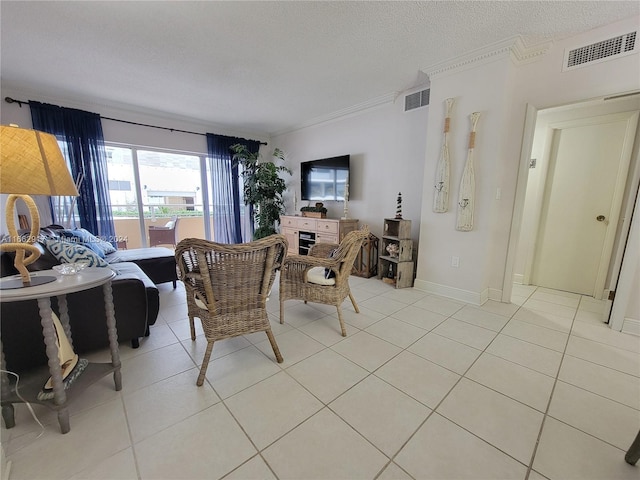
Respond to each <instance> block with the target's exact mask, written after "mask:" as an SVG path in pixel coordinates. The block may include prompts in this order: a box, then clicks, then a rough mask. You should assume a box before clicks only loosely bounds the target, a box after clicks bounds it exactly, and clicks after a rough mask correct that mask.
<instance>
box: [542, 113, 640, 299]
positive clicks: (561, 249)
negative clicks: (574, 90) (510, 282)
mask: <svg viewBox="0 0 640 480" xmlns="http://www.w3.org/2000/svg"><path fill="white" fill-rule="evenodd" d="M637 118H638V114H637V113H634V112H632V113H624V114H613V115H604V116H600V117H593V118H590V119H585V120H580V121H578V122H570V123H568V124H565V125H563V126H560V127H559V128H556V129H555V130H554V136H553V144H552V148H551V154H550V159H549V170H548V175H547V182H546V186H545V194H544V201H543V207H542V216H541V224H540V229H539V233H538V239H537V246H536V255H535V260H534V264H533V282H534V283H535V284H536V285H539V286H543V287H548V288H553V289H557V290H564V291H568V292H574V293H580V294H583V295H591V296H595V297H598V298H600V296H601V295H602V292H603V289H604V283H605V279H606V274H607V270H608V267H609V262H610V258H611V250H612V248H613V241H614V236H615V230H616V226H617V223H618V219H619V215H620V206H621V202H622V194H623V191H624V185H625V181H626V177H627V172H628V168H629V160H630V157H631V151H632V147H633V140H634V137H635V131H636V126H637Z"/></svg>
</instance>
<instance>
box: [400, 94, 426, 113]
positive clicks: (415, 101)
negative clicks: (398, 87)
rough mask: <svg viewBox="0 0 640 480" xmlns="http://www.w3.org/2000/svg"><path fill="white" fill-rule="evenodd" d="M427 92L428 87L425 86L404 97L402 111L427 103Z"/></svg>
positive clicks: (423, 105) (424, 105)
mask: <svg viewBox="0 0 640 480" xmlns="http://www.w3.org/2000/svg"><path fill="white" fill-rule="evenodd" d="M429 92H430V89H428V88H427V89H426V90H422V91H420V92H416V93H412V94H410V95H407V96H406V97H404V111H405V112H408V111H409V110H413V109H415V108H420V107H426V106H427V105H429Z"/></svg>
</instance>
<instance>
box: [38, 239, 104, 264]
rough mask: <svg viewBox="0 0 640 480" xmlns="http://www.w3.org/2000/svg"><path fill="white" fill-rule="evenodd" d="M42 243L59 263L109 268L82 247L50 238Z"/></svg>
mask: <svg viewBox="0 0 640 480" xmlns="http://www.w3.org/2000/svg"><path fill="white" fill-rule="evenodd" d="M42 242H43V243H44V245H45V246H46V247H47V250H49V251H50V252H51V253H52V254H53V256H54V257H56V259H57V260H58V261H59V262H60V263H76V262H87V263H88V265H87V266H89V267H108V266H109V264H108V263H107V262H105V261H104V260H103V259H102V258H100V257H99V256H98V255H97V254H96V253H95V252H94V251H93V250H91V249H90V248H87V247H85V246H84V245H80V244H78V243H73V242H65V241H64V240H53V239H50V238H45V239H43V240H42Z"/></svg>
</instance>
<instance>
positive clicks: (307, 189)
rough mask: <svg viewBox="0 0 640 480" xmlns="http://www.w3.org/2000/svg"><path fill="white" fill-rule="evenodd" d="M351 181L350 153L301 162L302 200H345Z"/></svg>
mask: <svg viewBox="0 0 640 480" xmlns="http://www.w3.org/2000/svg"><path fill="white" fill-rule="evenodd" d="M348 181H349V155H342V156H340V157H331V158H321V159H318V160H311V161H309V162H302V163H301V164H300V188H301V193H302V200H318V201H325V200H338V201H342V200H344V188H345V185H346V184H347V182H348Z"/></svg>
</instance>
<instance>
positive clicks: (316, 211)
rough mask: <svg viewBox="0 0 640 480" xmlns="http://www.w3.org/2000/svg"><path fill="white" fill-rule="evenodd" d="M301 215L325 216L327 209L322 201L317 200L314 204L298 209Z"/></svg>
mask: <svg viewBox="0 0 640 480" xmlns="http://www.w3.org/2000/svg"><path fill="white" fill-rule="evenodd" d="M300 211H301V212H302V216H303V217H312V218H327V209H326V208H325V207H324V204H323V203H322V202H318V203H316V204H315V206H313V207H312V206H311V205H307V206H306V207H302V208H301V209H300Z"/></svg>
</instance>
